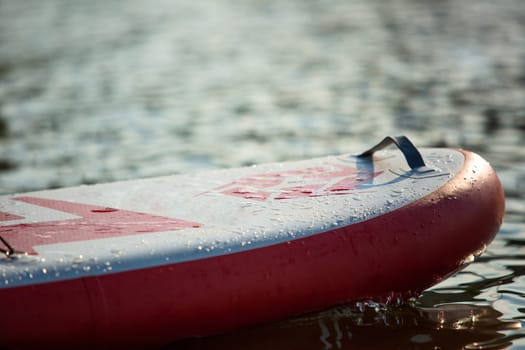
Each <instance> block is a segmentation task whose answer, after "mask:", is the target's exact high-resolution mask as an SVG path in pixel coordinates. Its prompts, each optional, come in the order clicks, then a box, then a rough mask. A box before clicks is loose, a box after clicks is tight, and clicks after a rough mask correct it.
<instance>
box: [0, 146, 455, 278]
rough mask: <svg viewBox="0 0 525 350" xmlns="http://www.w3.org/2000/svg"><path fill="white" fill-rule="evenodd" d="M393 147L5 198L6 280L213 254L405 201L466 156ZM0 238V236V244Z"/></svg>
mask: <svg viewBox="0 0 525 350" xmlns="http://www.w3.org/2000/svg"><path fill="white" fill-rule="evenodd" d="M421 154H422V155H423V157H424V159H425V161H426V163H427V166H428V167H430V168H432V169H433V170H434V171H432V172H430V173H423V174H421V173H417V172H415V171H413V170H411V169H410V167H408V165H407V163H406V160H405V158H404V157H403V155H402V154H401V153H400V152H398V151H395V150H385V151H379V152H377V153H376V154H375V155H374V157H373V158H359V157H356V156H354V155H341V156H330V157H323V158H317V159H312V160H306V161H297V162H287V163H273V164H264V165H257V166H252V167H245V168H237V169H226V170H215V171H207V172H202V173H196V174H191V175H173V176H166V177H161V178H154V179H143V180H131V181H122V182H116V183H109V184H99V185H91V186H79V187H73V188H66V189H58V190H48V191H39V192H32V193H25V194H23V195H9V196H2V197H0V236H1V237H3V238H4V239H5V241H7V242H8V243H9V244H10V245H11V246H12V247H13V248H14V249H15V250H16V251H18V252H24V253H25V254H17V256H16V257H15V258H9V257H7V256H3V255H0V285H4V286H22V285H30V284H37V283H46V282H51V281H60V280H67V279H73V278H80V277H85V276H93V275H102V274H108V273H115V272H120V271H129V270H134V269H141V268H147V267H151V266H159V265H166V264H173V263H177V262H184V261H192V260H197V259H204V258H209V257H214V256H219V255H224V254H232V253H236V252H242V251H245V250H249V249H256V248H261V247H266V246H271V245H274V244H279V243H283V242H287V241H290V240H295V239H298V238H301V237H306V236H310V235H316V234H320V233H323V232H326V231H328V230H331V229H334V228H337V227H343V226H347V225H351V224H354V223H357V222H361V221H365V220H369V219H371V218H374V217H376V216H378V215H381V214H383V213H386V212H390V211H393V210H395V209H397V208H400V207H403V206H406V205H408V204H410V203H412V202H414V201H416V200H418V199H420V198H422V197H424V196H426V195H428V194H430V193H432V192H434V191H435V190H436V189H438V188H439V187H441V186H443V185H444V184H445V183H447V182H448V181H449V180H450V179H451V178H452V177H454V176H455V175H456V174H457V173H458V172H459V171H460V170H461V169H462V167H463V163H464V155H463V153H461V152H460V151H456V150H451V149H431V148H427V149H421ZM0 245H1V243H0Z"/></svg>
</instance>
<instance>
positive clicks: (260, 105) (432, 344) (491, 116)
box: [0, 0, 525, 349]
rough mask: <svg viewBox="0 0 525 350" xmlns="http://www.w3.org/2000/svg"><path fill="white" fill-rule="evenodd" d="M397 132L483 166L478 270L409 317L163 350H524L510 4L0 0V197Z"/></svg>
mask: <svg viewBox="0 0 525 350" xmlns="http://www.w3.org/2000/svg"><path fill="white" fill-rule="evenodd" d="M393 134H394V135H395V134H407V135H408V136H410V137H411V139H413V141H414V142H415V143H416V144H418V145H421V146H434V145H441V146H452V147H464V148H466V149H470V150H474V151H476V152H478V153H480V154H481V155H482V156H483V157H485V158H486V159H488V160H489V161H490V162H491V163H492V164H493V166H494V167H495V168H496V170H497V172H498V174H499V175H500V178H501V180H502V182H503V185H504V187H505V192H506V195H507V202H506V203H507V212H506V219H505V223H504V225H503V227H502V229H501V232H500V233H499V235H498V236H497V238H496V240H495V241H494V243H493V244H492V245H491V246H490V247H489V250H488V251H487V252H486V253H485V254H484V255H483V256H482V257H481V258H479V259H478V260H477V261H476V262H475V263H474V264H472V265H471V266H470V267H469V268H467V269H466V270H464V271H463V272H460V273H458V274H457V275H455V276H453V277H452V278H450V279H448V280H446V281H445V282H443V283H442V284H440V285H438V286H436V287H434V288H432V289H430V290H428V291H426V292H425V293H424V294H423V296H422V297H421V298H420V299H418V300H417V301H415V302H414V303H413V304H412V305H408V306H404V307H401V308H395V307H390V308H388V309H382V308H380V309H379V310H377V311H376V310H374V305H372V306H371V307H364V308H362V310H361V309H360V307H359V305H347V306H340V307H337V308H334V309H332V310H327V311H323V312H321V313H317V314H313V315H307V316H303V317H300V318H297V319H292V320H287V321H284V322H281V323H276V324H271V325H266V326H261V327H258V328H252V329H248V330H244V331H238V332H235V333H232V334H228V335H222V336H218V337H211V338H205V339H201V340H189V341H184V342H180V343H177V344H175V345H174V348H190V349H192V348H218V347H221V348H248V347H250V348H270V347H272V348H292V349H293V348H312V349H338V348H352V349H360V348H363V349H375V348H400V349H404V348H412V349H436V348H441V349H456V348H457V349H459V348H468V349H478V348H480V349H500V348H507V347H508V348H513V349H517V348H519V347H520V346H525V331H523V330H521V329H519V327H520V326H522V325H523V322H524V320H525V279H524V275H525V247H524V245H525V203H524V197H525V151H524V150H523V148H524V146H525V141H524V139H525V137H524V136H525V135H524V134H525V3H523V2H522V1H520V0H515V1H512V0H502V1H497V2H492V1H440V2H432V1H417V2H416V1H409V0H398V1H389V2H382V1H352V2H349V1H309V0H297V1H274V2H270V1H263V0H248V1H241V2H239V1H236V2H235V1H231V0H216V1H213V2H197V1H69V0H63V1H59V0H48V1H36V0H35V1H8V0H1V1H0V193H15V192H23V191H28V190H36V189H44V188H53V187H63V186H70V185H77V184H81V183H98V182H105V181H112V180H120V179H129V178H138V177H148V176H156V175H165V174H173V173H186V172H190V171H195V170H203V169H208V168H219V167H233V166H239V165H247V164H252V163H261V162H268V161H282V160H292V159H301V158H308V157H313V156H320V155H327V154H337V153H346V152H352V151H355V152H358V151H361V150H364V149H366V148H367V147H369V146H370V145H372V144H374V143H375V142H377V141H378V140H380V139H382V138H383V137H384V136H385V135H393ZM400 273H402V272H400Z"/></svg>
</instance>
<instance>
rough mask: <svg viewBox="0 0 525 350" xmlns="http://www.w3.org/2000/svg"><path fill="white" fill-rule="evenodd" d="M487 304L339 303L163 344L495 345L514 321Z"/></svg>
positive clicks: (501, 345)
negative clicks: (317, 310) (380, 307)
mask: <svg viewBox="0 0 525 350" xmlns="http://www.w3.org/2000/svg"><path fill="white" fill-rule="evenodd" d="M500 316H501V313H500V312H498V311H496V310H494V309H493V308H491V307H489V306H476V305H468V304H450V305H441V306H436V307H429V308H424V307H415V306H403V307H399V308H387V309H383V310H378V309H377V308H375V309H374V307H370V306H367V307H362V306H361V307H358V306H356V305H354V306H341V307H337V308H334V309H331V310H329V311H326V312H322V313H318V314H315V315H310V316H304V317H301V318H296V319H292V320H289V321H286V322H282V323H278V324H271V325H267V326H261V327H256V328H251V329H246V330H243V331H237V332H233V333H229V334H225V335H219V336H215V337H208V338H199V339H189V340H185V341H180V342H177V343H175V344H173V345H172V346H171V347H168V348H166V349H187V350H190V349H192V350H193V349H312V350H313V349H316V350H322V349H501V348H505V347H506V346H508V345H510V344H511V343H510V340H509V339H507V338H508V337H509V336H508V335H506V334H505V333H506V332H508V331H512V330H516V329H519V328H520V322H519V321H512V320H511V321H501V320H499V317H500Z"/></svg>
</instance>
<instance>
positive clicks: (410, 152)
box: [358, 136, 434, 173]
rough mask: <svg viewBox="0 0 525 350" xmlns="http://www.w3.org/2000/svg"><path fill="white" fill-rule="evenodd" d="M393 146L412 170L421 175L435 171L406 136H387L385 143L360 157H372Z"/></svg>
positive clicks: (380, 143) (379, 144) (382, 142)
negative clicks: (377, 152) (428, 165)
mask: <svg viewBox="0 0 525 350" xmlns="http://www.w3.org/2000/svg"><path fill="white" fill-rule="evenodd" d="M392 144H394V145H396V146H397V148H399V150H400V151H401V153H403V155H404V156H405V159H406V161H407V163H408V165H409V166H410V169H412V170H416V171H417V172H419V173H427V172H431V171H434V170H433V169H431V168H429V167H427V165H426V164H425V161H424V160H423V157H422V156H421V153H419V151H418V150H417V148H416V146H414V144H413V143H412V141H410V140H409V139H408V137H406V136H387V137H385V138H384V139H383V141H381V142H379V143H378V144H377V145H375V146H374V147H372V148H370V149H369V150H366V151H364V152H363V153H361V154H359V155H358V157H363V158H364V157H371V156H372V155H373V154H374V153H375V152H376V151H379V150H381V149H383V148H385V147H388V146H390V145H392Z"/></svg>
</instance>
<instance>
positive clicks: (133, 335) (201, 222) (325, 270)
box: [0, 137, 504, 349]
mask: <svg viewBox="0 0 525 350" xmlns="http://www.w3.org/2000/svg"><path fill="white" fill-rule="evenodd" d="M390 144H395V145H397V146H398V148H399V149H395V148H393V147H390V148H389V149H384V148H385V147H386V146H388V145H390ZM503 212H504V196H503V191H502V188H501V185H500V182H499V180H498V178H497V176H496V174H495V173H494V171H493V170H492V168H491V167H490V165H489V164H488V163H487V162H486V161H484V160H483V159H482V158H480V157H479V156H478V155H476V154H474V153H471V152H468V151H464V150H459V149H436V148H423V149H421V150H418V149H416V148H415V147H414V145H413V144H412V143H411V142H410V141H409V140H408V139H407V138H406V137H395V138H391V137H388V138H386V139H385V140H383V142H381V143H380V144H378V145H377V146H376V147H373V148H372V149H370V150H368V151H367V152H364V153H362V154H360V155H358V156H355V155H349V154H344V155H339V156H330V157H324V158H318V159H311V160H305V161H297V162H286V163H276V164H264V165H257V166H252V167H245V168H238V169H229V170H216V171H209V172H202V173H197V174H193V175H176V176H168V177H161V178H153V179H144V180H134V181H124V182H116V183H110V184H100V185H93V186H80V187H74V188H65V189H58V190H49V191H40V192H32V193H26V194H20V195H10V196H4V197H0V237H1V242H0V248H1V252H0V300H1V302H2V314H3V317H2V318H0V329H1V331H2V345H3V346H7V347H11V348H15V349H16V348H42V347H45V346H52V347H53V348H57V347H67V348H73V349H78V348H79V347H84V346H85V347H90V348H94V347H95V348H101V347H106V348H111V349H114V348H115V347H118V346H127V347H128V348H129V347H134V346H141V345H142V346H149V347H150V348H151V347H153V346H160V345H163V344H166V343H169V342H172V341H174V340H177V339H180V338H184V337H191V336H203V335H208V334H213V333H217V332H222V331H225V330H229V329H233V328H237V327H242V326H246V325H250V324H255V323H261V322H267V321H270V320H276V319H282V318H285V317H288V316H291V315H296V314H300V313H304V312H307V311H312V310H318V309H323V308H326V307H329V306H332V305H334V304H338V303H344V302H347V301H353V300H358V299H375V300H382V301H385V302H388V301H391V300H393V299H395V298H398V297H403V298H405V297H410V296H416V295H418V293H420V292H421V291H422V290H424V289H425V288H427V287H429V286H431V285H433V284H435V283H437V282H439V281H440V280H442V279H443V278H445V277H447V276H448V275H450V274H451V273H453V272H455V271H457V270H458V269H459V268H461V267H462V266H464V265H465V264H466V263H468V262H469V261H471V260H472V256H473V255H476V254H480V253H481V252H482V251H483V250H484V249H485V248H486V246H487V244H489V242H490V241H491V240H492V239H493V237H494V235H495V234H496V232H497V230H498V228H499V226H500V224H501V221H502V216H503Z"/></svg>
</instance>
